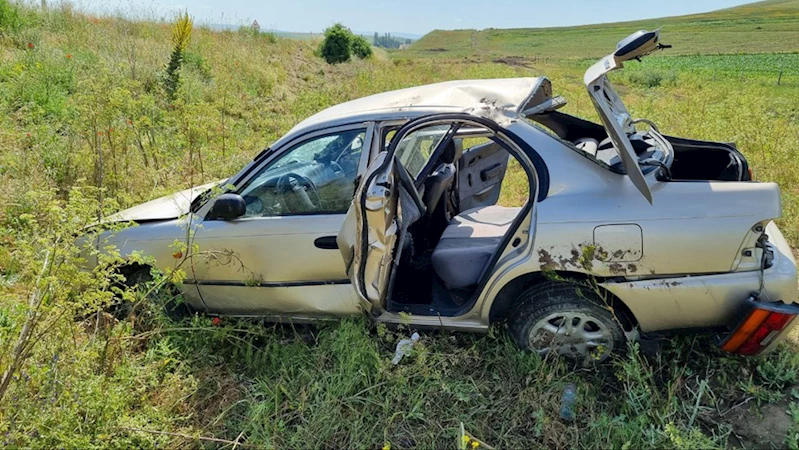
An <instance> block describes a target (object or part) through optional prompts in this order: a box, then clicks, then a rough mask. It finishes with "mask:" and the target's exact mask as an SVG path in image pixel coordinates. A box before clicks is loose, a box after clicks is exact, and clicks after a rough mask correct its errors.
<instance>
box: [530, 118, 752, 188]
mask: <svg viewBox="0 0 799 450" xmlns="http://www.w3.org/2000/svg"><path fill="white" fill-rule="evenodd" d="M529 119H531V120H533V121H535V122H537V123H538V124H540V125H543V126H544V127H546V128H548V129H549V130H551V131H552V132H553V133H554V134H555V135H557V136H558V137H559V138H560V139H561V140H562V141H564V143H565V144H567V145H568V146H569V147H570V148H572V149H573V150H576V151H579V152H580V153H581V154H582V155H583V156H586V157H588V158H590V159H592V160H594V161H596V162H598V163H600V164H602V165H604V166H607V167H608V168H609V169H610V170H612V171H614V172H617V173H620V174H624V173H625V170H624V166H623V165H622V162H621V158H619V156H618V154H617V153H616V151H615V149H614V148H613V143H612V142H611V140H610V138H609V137H608V134H607V132H606V131H605V127H603V126H602V125H599V124H596V123H593V122H589V121H587V120H584V119H580V118H578V117H574V116H570V115H568V114H564V113H561V112H556V111H547V112H546V113H544V114H537V115H533V116H530V117H529ZM665 137H666V140H667V141H668V145H670V146H671V147H672V149H673V152H674V160H673V161H672V163H671V166H670V167H669V169H670V171H669V172H670V173H669V177H668V179H666V180H663V181H710V180H712V181H749V180H751V174H750V173H749V166H748V163H747V162H746V159H745V158H744V157H743V156H742V155H741V153H740V152H739V151H738V149H737V148H735V146H734V145H733V144H727V143H719V142H705V141H697V140H692V139H684V138H676V137H672V136H665ZM629 138H630V143H631V144H632V145H633V149H634V150H635V153H636V155H637V156H638V160H639V161H646V160H651V159H655V160H660V159H662V152H661V151H660V150H659V149H658V148H657V145H654V144H653V142H652V140H651V139H648V138H647V136H646V133H636V134H635V135H632V136H629ZM654 169H655V166H650V167H642V171H643V172H644V173H647V172H648V171H651V170H654Z"/></svg>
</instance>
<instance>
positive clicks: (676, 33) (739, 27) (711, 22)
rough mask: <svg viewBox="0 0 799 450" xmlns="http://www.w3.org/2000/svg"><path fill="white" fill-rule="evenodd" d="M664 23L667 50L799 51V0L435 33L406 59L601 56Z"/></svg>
mask: <svg viewBox="0 0 799 450" xmlns="http://www.w3.org/2000/svg"><path fill="white" fill-rule="evenodd" d="M659 27H662V28H663V29H662V33H661V36H662V42H665V43H667V44H672V45H674V48H673V49H672V50H669V54H673V55H695V54H720V53H723V54H743V53H763V52H768V53H783V52H797V51H799V1H797V0H768V1H765V2H760V3H755V4H751V5H745V6H740V7H737V8H730V9H725V10H721V11H715V12H711V13H706V14H695V15H690V16H681V17H667V18H662V19H653V20H642V21H635V22H623V23H612V24H600V25H585V26H577V27H561V28H517V29H492V28H489V29H486V30H480V31H477V30H454V31H443V30H436V31H433V32H431V33H429V34H427V35H426V36H424V37H423V38H422V39H420V40H418V41H416V42H414V43H413V45H412V46H411V48H410V49H409V50H408V51H407V53H406V54H403V55H402V56H403V57H411V58H419V57H432V58H441V57H445V58H451V57H457V58H462V57H468V58H477V59H480V60H489V59H493V58H499V57H507V56H520V57H526V58H553V59H555V60H563V59H570V58H584V57H601V56H604V55H607V54H608V53H610V52H611V51H612V50H613V49H614V48H615V46H616V43H617V42H618V41H619V40H621V39H622V38H624V37H625V36H627V35H628V34H630V33H632V32H633V31H636V30H639V29H647V30H651V29H655V28H659Z"/></svg>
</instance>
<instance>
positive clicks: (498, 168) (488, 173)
mask: <svg viewBox="0 0 799 450" xmlns="http://www.w3.org/2000/svg"><path fill="white" fill-rule="evenodd" d="M500 173H502V164H500V163H496V164H494V165H493V166H491V167H489V168H488V169H483V170H482V171H481V172H480V180H482V181H488V180H490V179H491V178H494V177H497V176H499V174H500Z"/></svg>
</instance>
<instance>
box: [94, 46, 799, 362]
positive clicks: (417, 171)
mask: <svg viewBox="0 0 799 450" xmlns="http://www.w3.org/2000/svg"><path fill="white" fill-rule="evenodd" d="M658 39H659V36H658V32H639V33H636V34H634V35H632V36H630V37H629V38H627V39H625V40H624V41H622V42H621V43H620V44H619V47H618V49H617V51H616V52H614V53H613V54H611V55H608V56H607V57H605V58H603V59H602V60H601V61H599V62H598V63H597V64H595V65H594V66H592V67H591V68H590V69H589V70H588V71H587V72H586V76H585V84H586V86H587V88H588V94H589V96H590V98H591V99H592V101H593V102H594V104H595V106H596V110H597V112H598V113H599V116H600V117H601V119H602V123H601V124H597V123H592V122H590V121H587V120H583V119H580V118H577V117H574V116H570V115H568V114H565V113H562V112H560V111H559V108H560V107H561V106H563V105H564V104H565V100H564V99H563V98H561V97H555V96H553V95H552V88H551V84H550V81H549V80H548V79H546V78H517V79H497V80H469V81H452V82H446V83H439V84H433V85H428V86H421V87H416V88H410V89H404V90H400V91H394V92H388V93H384V94H379V95H374V96H370V97H366V98H362V99H358V100H354V101H351V102H347V103H344V104H341V105H338V106H334V107H332V108H329V109H327V110H324V111H322V112H320V113H318V114H316V115H314V116H312V117H310V118H309V119H307V120H305V121H303V122H302V123H300V124H298V125H297V126H296V127H295V128H294V129H292V130H291V131H290V132H289V133H288V134H287V135H286V136H284V137H283V138H281V139H279V140H278V141H277V142H275V143H274V144H272V145H271V146H270V147H269V148H268V149H267V150H265V151H264V152H262V153H261V154H259V155H258V156H257V157H256V158H255V159H254V161H252V162H251V163H250V164H249V165H247V166H246V167H245V168H244V169H242V171H241V172H239V173H238V174H236V175H234V176H233V177H231V178H230V179H228V180H227V181H226V182H224V183H221V184H220V186H222V187H221V188H217V190H216V191H214V192H213V194H209V193H206V194H204V195H203V194H202V193H203V192H204V191H205V192H211V191H206V189H205V188H204V187H201V188H195V189H192V190H189V191H185V192H182V193H179V194H176V195H174V196H171V197H168V198H164V199H159V200H155V201H152V202H149V203H147V204H144V205H141V206H139V207H136V208H133V209H131V210H127V211H123V212H121V213H119V214H118V215H117V216H115V217H114V220H118V221H128V220H132V221H136V222H138V223H139V226H136V227H131V228H128V229H125V230H122V231H119V232H117V233H116V234H115V235H113V236H110V237H109V240H110V242H111V243H113V244H115V245H116V246H117V247H118V248H119V249H120V251H121V253H122V255H123V256H127V255H131V254H134V253H135V252H140V253H143V254H146V255H149V256H151V257H152V258H153V260H154V261H155V265H156V266H158V267H160V268H162V269H163V268H167V267H171V266H174V265H175V264H176V262H177V261H176V259H175V258H174V257H173V256H174V255H173V250H172V248H170V244H171V243H172V242H174V241H176V240H185V239H186V238H187V236H188V237H189V238H190V239H191V241H192V244H193V245H194V246H196V248H197V249H199V252H187V254H186V255H178V256H180V257H181V258H182V259H186V261H184V262H185V264H184V266H183V268H184V270H185V272H186V275H187V278H186V280H185V281H184V282H183V283H182V285H181V286H180V289H181V291H182V293H183V296H184V298H185V300H186V302H187V303H188V305H190V306H191V307H192V308H193V309H195V310H197V311H203V312H206V313H208V314H213V315H237V316H265V317H270V318H273V319H275V320H293V321H303V320H317V319H327V318H335V317H342V316H348V315H355V314H363V313H364V312H365V313H366V314H367V315H368V316H369V317H370V318H372V319H374V320H375V321H378V322H387V323H410V324H411V325H412V326H415V327H425V326H426V327H435V328H443V329H449V330H466V331H476V332H484V331H486V330H487V329H488V327H489V326H490V325H492V324H493V323H496V322H499V321H507V323H508V326H509V329H510V332H511V334H512V336H513V338H514V339H515V341H516V342H517V343H518V345H519V346H520V347H522V348H524V349H529V350H532V351H537V352H540V353H541V354H546V353H549V352H554V353H558V354H561V355H564V356H566V357H569V358H572V359H577V360H582V361H585V360H603V359H605V358H607V357H608V355H610V354H612V353H613V352H614V351H617V350H620V349H623V348H624V347H625V341H626V340H628V339H648V338H652V337H658V336H663V335H668V334H670V333H673V332H675V331H678V330H699V331H702V332H705V333H708V334H714V335H716V336H720V337H721V339H720V340H719V344H720V345H721V346H722V348H723V349H724V350H726V351H730V352H734V353H739V354H746V355H754V354H758V353H760V352H762V351H764V350H766V349H768V348H770V347H771V346H773V345H774V344H775V343H776V342H777V341H778V340H779V339H780V338H781V337H782V336H784V335H785V334H786V332H787V331H788V330H789V329H790V327H791V326H792V325H793V322H794V320H793V319H794V317H795V315H796V314H797V311H799V307H797V305H795V303H796V301H797V275H796V264H795V261H794V259H793V256H792V254H791V250H790V248H789V246H788V244H787V243H786V241H785V239H784V238H783V236H782V234H781V233H780V231H779V229H778V228H777V226H776V225H775V224H774V222H773V220H774V219H776V218H778V217H780V214H781V205H780V194H779V188H778V187H777V185H775V184H774V183H763V182H755V181H752V180H751V175H750V172H749V168H748V165H747V162H746V159H745V158H744V156H743V155H742V154H741V153H740V152H739V151H738V150H737V149H736V148H735V146H734V145H731V144H725V143H717V142H704V141H697V140H691V139H684V138H677V137H672V136H668V135H667V134H662V133H661V132H660V131H659V130H658V128H657V126H656V125H655V124H654V123H652V122H650V121H648V120H646V119H633V118H632V116H631V115H630V114H629V112H628V110H627V109H626V107H625V106H624V103H623V102H622V100H621V99H620V97H619V96H618V95H617V94H616V91H615V90H614V89H613V86H612V85H611V83H610V81H609V80H608V78H607V74H608V72H610V71H612V70H615V69H619V68H621V67H622V65H623V63H624V61H627V60H630V59H633V58H640V57H641V56H644V55H646V54H648V53H649V52H651V51H653V50H656V49H657V48H658V47H660V44H659V42H658ZM509 164H512V165H513V166H514V168H513V170H514V173H515V174H522V176H521V179H522V180H524V181H523V185H522V186H521V189H523V190H526V192H527V201H526V202H525V203H524V204H523V205H516V206H515V207H511V206H500V205H498V204H497V202H498V199H499V196H500V190H501V189H502V187H503V182H507V181H508V180H507V179H506V178H508V177H506V174H507V173H509V172H508V170H509ZM517 178H519V177H516V176H514V182H517V181H518V180H516V179H517ZM353 188H354V189H355V195H354V198H353ZM220 190H221V192H220ZM187 227H188V228H189V231H190V232H187ZM207 255H215V256H214V257H212V258H210V257H207ZM144 270H149V268H144Z"/></svg>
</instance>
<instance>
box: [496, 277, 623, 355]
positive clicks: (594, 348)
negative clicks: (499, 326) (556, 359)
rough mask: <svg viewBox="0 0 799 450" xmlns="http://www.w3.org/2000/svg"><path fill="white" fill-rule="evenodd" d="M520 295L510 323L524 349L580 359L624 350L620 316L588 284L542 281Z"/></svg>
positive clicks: (515, 337)
mask: <svg viewBox="0 0 799 450" xmlns="http://www.w3.org/2000/svg"><path fill="white" fill-rule="evenodd" d="M520 301H521V304H520V306H519V307H518V308H517V309H516V311H515V312H514V314H513V316H512V318H511V319H510V321H509V322H508V328H509V329H510V332H511V335H512V336H513V339H514V340H515V341H516V344H517V345H518V346H519V347H521V348H522V349H524V350H529V351H534V352H536V353H538V354H539V355H541V356H542V357H545V356H547V355H550V354H554V355H558V356H561V357H563V358H565V359H568V360H570V361H573V362H575V363H578V364H581V365H585V364H589V363H592V362H602V361H605V360H606V359H608V358H609V357H610V355H612V354H615V353H619V352H621V351H623V350H624V346H625V336H624V331H623V329H622V327H621V324H620V321H619V318H618V317H615V316H614V314H613V313H612V312H611V311H612V309H611V308H610V307H609V306H606V304H605V302H604V301H603V300H602V298H601V297H600V296H599V295H597V294H596V293H594V292H593V291H592V290H590V289H589V288H587V287H584V286H579V285H576V284H571V283H566V282H547V283H542V284H540V285H537V286H534V287H533V288H531V289H528V290H527V291H525V292H524V293H522V295H521V296H520Z"/></svg>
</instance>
